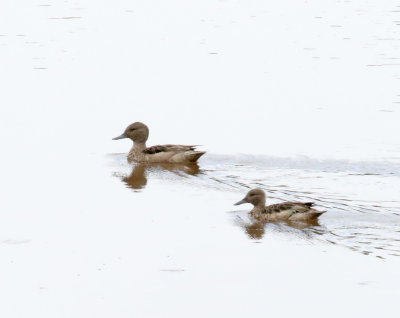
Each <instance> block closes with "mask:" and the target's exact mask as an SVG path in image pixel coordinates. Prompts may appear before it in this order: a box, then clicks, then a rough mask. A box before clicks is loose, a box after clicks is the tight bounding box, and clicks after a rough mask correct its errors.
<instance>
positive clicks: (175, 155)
mask: <svg viewBox="0 0 400 318" xmlns="http://www.w3.org/2000/svg"><path fill="white" fill-rule="evenodd" d="M123 138H129V139H131V140H132V141H133V147H132V148H131V150H130V151H129V154H128V161H136V162H160V163H161V162H175V163H188V162H196V161H197V160H198V159H199V158H200V157H201V156H202V155H204V154H205V151H196V150H195V149H196V146H186V145H158V146H152V147H146V141H147V139H148V138H149V128H148V127H147V126H146V125H145V124H143V123H141V122H136V123H133V124H131V125H129V126H128V127H126V129H125V131H124V133H123V134H122V135H121V136H118V137H115V138H113V140H118V139H123Z"/></svg>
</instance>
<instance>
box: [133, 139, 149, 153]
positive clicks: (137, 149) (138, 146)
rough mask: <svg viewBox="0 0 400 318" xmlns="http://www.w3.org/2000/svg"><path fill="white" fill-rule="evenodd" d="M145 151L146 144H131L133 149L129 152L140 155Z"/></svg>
mask: <svg viewBox="0 0 400 318" xmlns="http://www.w3.org/2000/svg"><path fill="white" fill-rule="evenodd" d="M145 149H146V142H133V147H132V149H131V151H133V152H136V153H141V152H143V150H145Z"/></svg>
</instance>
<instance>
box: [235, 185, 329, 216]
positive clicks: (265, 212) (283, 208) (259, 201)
mask: <svg viewBox="0 0 400 318" xmlns="http://www.w3.org/2000/svg"><path fill="white" fill-rule="evenodd" d="M265 202H266V195H265V192H264V191H263V190H262V189H252V190H250V191H249V192H248V193H247V194H246V196H245V197H244V199H243V200H241V201H239V202H236V203H235V204H234V205H240V204H244V203H250V204H252V205H253V206H254V207H253V209H252V210H251V211H250V212H249V214H250V215H251V216H252V217H253V218H255V219H256V220H258V221H265V222H274V221H302V222H309V221H315V220H317V219H318V217H319V216H321V215H322V214H323V213H325V212H326V211H319V210H316V209H313V208H312V206H313V205H314V202H282V203H277V204H272V205H267V206H266V205H265Z"/></svg>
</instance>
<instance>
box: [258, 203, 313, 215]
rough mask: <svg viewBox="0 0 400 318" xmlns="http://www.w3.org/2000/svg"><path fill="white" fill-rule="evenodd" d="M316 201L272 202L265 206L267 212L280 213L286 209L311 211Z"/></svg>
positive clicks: (302, 211)
mask: <svg viewBox="0 0 400 318" xmlns="http://www.w3.org/2000/svg"><path fill="white" fill-rule="evenodd" d="M313 204H314V202H283V203H277V204H271V205H268V206H266V207H265V212H266V213H280V212H284V211H293V212H294V213H306V212H309V211H310V209H311V207H312V205H313Z"/></svg>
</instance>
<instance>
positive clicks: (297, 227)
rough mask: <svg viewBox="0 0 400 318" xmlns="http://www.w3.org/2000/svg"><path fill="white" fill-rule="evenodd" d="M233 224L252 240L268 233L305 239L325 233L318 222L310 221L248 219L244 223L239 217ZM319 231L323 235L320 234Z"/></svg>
mask: <svg viewBox="0 0 400 318" xmlns="http://www.w3.org/2000/svg"><path fill="white" fill-rule="evenodd" d="M235 223H236V224H237V225H239V226H240V227H241V228H242V229H243V230H244V232H245V233H246V234H247V236H248V237H249V238H250V239H252V240H261V239H262V238H263V237H264V235H265V234H266V233H268V231H273V232H286V233H288V232H289V233H290V232H291V233H293V234H296V235H300V236H305V237H311V236H314V235H315V234H323V233H325V231H323V230H322V227H321V225H320V224H319V222H318V220H312V221H308V222H293V221H280V222H263V221H258V220H255V219H252V218H251V219H250V221H245V220H243V219H242V218H241V217H238V219H237V220H236V222H235ZM267 226H268V228H267ZM266 228H267V229H266ZM321 230H322V232H323V233H321ZM299 231H300V232H299Z"/></svg>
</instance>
